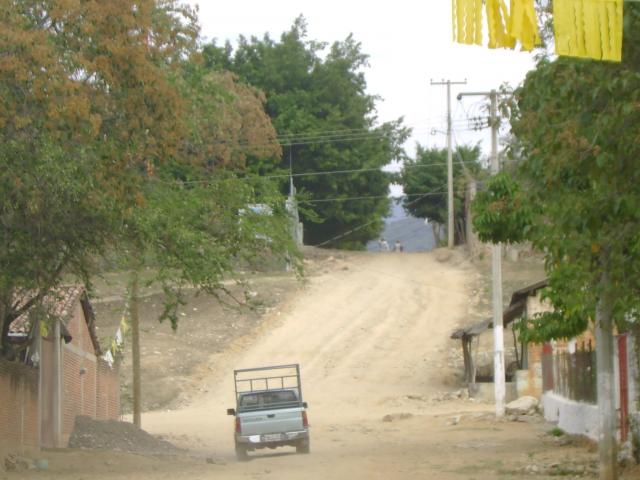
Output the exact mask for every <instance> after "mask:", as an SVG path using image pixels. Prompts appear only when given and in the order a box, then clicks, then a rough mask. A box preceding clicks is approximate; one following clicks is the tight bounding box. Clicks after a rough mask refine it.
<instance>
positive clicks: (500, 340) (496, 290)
mask: <svg viewBox="0 0 640 480" xmlns="http://www.w3.org/2000/svg"><path fill="white" fill-rule="evenodd" d="M463 96H482V97H489V100H490V101H491V107H490V110H489V124H490V126H491V175H496V174H497V173H498V172H499V171H500V160H499V158H498V129H499V128H500V121H499V119H498V92H497V91H496V90H491V91H490V92H467V93H461V94H459V95H458V100H460V99H461V98H462V97H463ZM491 253H492V255H491V257H492V261H491V277H492V284H493V288H492V291H493V383H494V392H495V399H496V417H504V404H505V396H506V388H505V376H504V375H505V374H504V325H503V323H502V244H500V243H494V244H493V246H492V249H491Z"/></svg>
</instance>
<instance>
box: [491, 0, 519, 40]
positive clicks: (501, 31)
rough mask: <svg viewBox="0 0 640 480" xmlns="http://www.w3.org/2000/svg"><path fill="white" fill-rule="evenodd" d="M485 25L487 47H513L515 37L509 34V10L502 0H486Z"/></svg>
mask: <svg viewBox="0 0 640 480" xmlns="http://www.w3.org/2000/svg"><path fill="white" fill-rule="evenodd" d="M486 9H487V27H488V31H489V48H513V47H515V44H516V42H515V39H514V38H513V37H512V36H511V35H509V33H508V31H507V28H508V25H509V11H508V10H507V5H506V4H505V2H504V0H487V2H486Z"/></svg>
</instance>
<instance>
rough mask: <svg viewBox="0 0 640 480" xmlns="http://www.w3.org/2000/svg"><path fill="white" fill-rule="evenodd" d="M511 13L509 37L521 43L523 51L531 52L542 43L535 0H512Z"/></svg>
mask: <svg viewBox="0 0 640 480" xmlns="http://www.w3.org/2000/svg"><path fill="white" fill-rule="evenodd" d="M509 13H510V14H509V35H511V36H512V37H513V38H514V39H515V40H518V41H519V42H520V44H521V45H522V49H523V50H526V51H528V52H530V51H531V50H533V47H535V46H536V45H538V44H539V43H540V34H539V33H538V20H537V17H536V10H535V8H534V5H533V0H511V11H510V12H509Z"/></svg>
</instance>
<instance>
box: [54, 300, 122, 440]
mask: <svg viewBox="0 0 640 480" xmlns="http://www.w3.org/2000/svg"><path fill="white" fill-rule="evenodd" d="M67 328H68V330H69V333H71V335H72V337H73V339H72V341H71V343H69V344H68V345H64V347H63V369H64V373H63V377H64V378H63V422H62V434H63V441H64V442H65V443H66V441H67V440H68V438H69V436H70V435H71V433H72V431H73V426H74V424H75V418H76V416H77V415H87V416H90V417H93V418H98V419H103V420H106V419H117V418H118V417H119V416H120V386H119V379H118V375H117V372H116V371H115V370H114V369H112V368H111V367H109V365H108V364H107V363H106V362H105V361H104V360H102V359H100V358H98V357H96V355H95V351H94V346H93V343H92V341H91V336H90V334H89V329H88V327H87V322H86V320H85V318H84V312H83V310H82V307H81V305H80V303H78V304H77V305H76V309H75V311H74V314H73V316H72V318H71V319H70V321H69V322H68V324H67Z"/></svg>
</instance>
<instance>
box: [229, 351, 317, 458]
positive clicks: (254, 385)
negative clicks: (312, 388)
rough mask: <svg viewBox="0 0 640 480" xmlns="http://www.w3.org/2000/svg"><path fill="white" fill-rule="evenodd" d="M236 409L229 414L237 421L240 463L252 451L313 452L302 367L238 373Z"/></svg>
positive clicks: (261, 369) (249, 370) (257, 369)
mask: <svg viewBox="0 0 640 480" xmlns="http://www.w3.org/2000/svg"><path fill="white" fill-rule="evenodd" d="M233 374H234V380H235V390H236V408H229V409H228V410H227V414H228V415H234V416H235V417H236V418H235V434H234V441H235V449H236V456H237V458H238V460H240V461H245V460H247V459H248V452H250V451H254V450H259V449H263V448H272V449H273V448H277V447H282V446H287V445H288V446H293V447H296V452H298V453H309V451H310V442H309V421H308V418H307V403H306V402H304V401H302V385H301V383H300V366H299V365H297V364H294V365H276V366H271V367H259V368H245V369H241V370H234V372H233Z"/></svg>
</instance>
